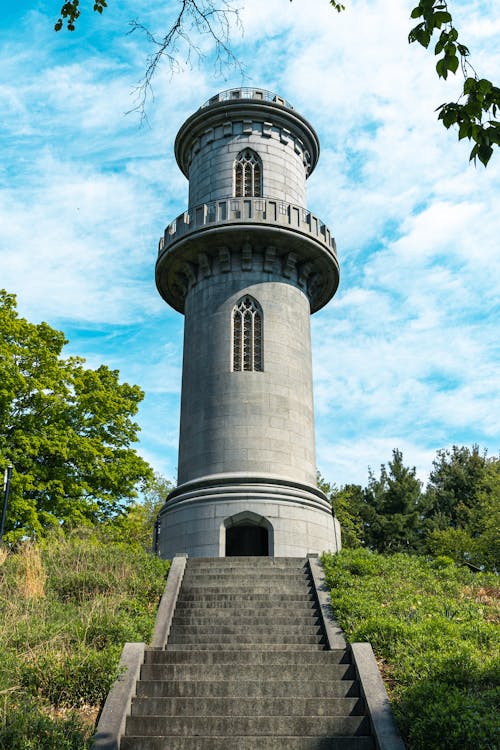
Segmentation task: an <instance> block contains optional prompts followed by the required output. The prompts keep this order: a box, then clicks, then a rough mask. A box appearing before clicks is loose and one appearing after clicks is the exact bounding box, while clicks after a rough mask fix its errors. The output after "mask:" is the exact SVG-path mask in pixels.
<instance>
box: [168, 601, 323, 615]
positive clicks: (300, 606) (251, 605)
mask: <svg viewBox="0 0 500 750" xmlns="http://www.w3.org/2000/svg"><path fill="white" fill-rule="evenodd" d="M259 604H262V605H263V607H262V609H261V608H260V607H259ZM268 605H269V598H268V597H264V598H263V599H261V600H260V601H255V600H253V599H251V598H249V597H246V598H243V597H237V596H231V597H230V598H222V597H211V598H208V599H201V598H194V597H193V598H192V599H184V600H183V599H178V600H177V604H176V607H175V616H177V613H178V612H180V611H181V610H188V611H190V610H201V609H209V610H212V609H237V611H238V613H240V612H241V614H242V615H244V614H245V613H246V614H250V613H252V612H253V613H255V612H260V611H264V612H267V611H270V610H269V607H268ZM316 609H317V605H316V602H314V601H312V599H309V598H308V597H305V596H304V597H303V598H302V599H287V600H280V601H276V600H275V601H274V602H273V606H272V611H273V612H275V613H276V614H277V616H281V617H283V616H285V615H289V614H293V613H294V612H298V613H300V612H305V611H313V612H315V611H316Z"/></svg>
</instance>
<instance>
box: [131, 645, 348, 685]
mask: <svg viewBox="0 0 500 750" xmlns="http://www.w3.org/2000/svg"><path fill="white" fill-rule="evenodd" d="M170 653H171V655H172V656H176V655H178V654H179V652H176V651H172V652H170ZM321 653H322V654H325V653H328V652H327V651H323V652H321ZM200 654H201V655H203V652H199V654H198V656H200ZM222 655H223V656H224V655H225V654H224V653H223V654H222ZM266 655H267V654H266ZM270 655H276V653H275V652H272V653H271V654H270ZM282 655H284V656H286V653H285V654H282ZM310 655H311V656H315V655H316V652H311V653H310ZM277 674H279V678H280V680H289V681H290V682H298V681H301V680H304V681H311V682H322V681H325V683H326V682H329V681H331V682H333V681H335V680H348V681H351V680H354V679H356V673H355V670H354V667H353V666H352V665H351V664H320V665H314V669H312V668H311V667H310V666H309V665H307V664H291V665H286V664H284V665H283V666H280V667H279V670H277V669H276V665H275V664H254V665H251V666H248V665H244V666H243V665H241V664H240V665H230V664H227V663H226V664H224V663H223V662H222V663H219V664H213V663H212V664H211V665H210V669H207V668H206V663H203V662H201V663H200V662H194V663H189V662H188V663H186V662H185V661H184V662H182V661H181V662H172V663H170V664H144V665H143V666H142V667H141V680H145V681H147V682H151V681H153V682H161V681H165V682H168V681H181V682H186V681H189V680H193V681H198V682H208V683H210V682H212V681H217V680H226V681H228V682H238V683H240V682H241V681H242V680H252V681H256V682H260V681H263V680H265V681H267V680H275V679H276V676H277Z"/></svg>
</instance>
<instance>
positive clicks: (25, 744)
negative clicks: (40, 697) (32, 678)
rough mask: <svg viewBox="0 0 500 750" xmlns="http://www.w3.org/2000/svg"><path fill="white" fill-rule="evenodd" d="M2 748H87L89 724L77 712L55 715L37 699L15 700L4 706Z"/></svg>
mask: <svg viewBox="0 0 500 750" xmlns="http://www.w3.org/2000/svg"><path fill="white" fill-rule="evenodd" d="M3 709H4V710H3V712H2V714H3V721H2V723H1V724H0V750H87V748H90V747H91V740H90V732H89V725H88V723H86V722H85V721H83V720H82V719H81V718H80V716H79V715H78V714H77V713H76V712H71V713H68V714H66V715H65V716H61V717H57V716H51V715H50V714H49V713H48V712H47V710H43V709H42V708H41V706H40V704H39V702H35V701H34V700H33V699H29V698H23V699H19V698H17V699H11V700H9V701H8V702H6V704H5V705H4V706H3Z"/></svg>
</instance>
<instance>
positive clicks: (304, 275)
mask: <svg viewBox="0 0 500 750" xmlns="http://www.w3.org/2000/svg"><path fill="white" fill-rule="evenodd" d="M175 156H176V159H177V163H178V165H179V167H180V169H181V170H182V172H183V173H184V175H185V176H186V177H187V178H188V179H189V208H188V209H187V211H185V212H184V213H183V214H181V215H180V216H179V217H177V219H175V221H173V222H172V223H171V224H170V225H169V226H168V227H167V229H166V230H165V234H164V236H163V237H162V239H161V240H160V247H159V254H158V261H157V263H156V284H157V287H158V290H159V292H160V294H161V296H162V297H163V299H165V300H166V301H167V302H168V303H169V304H170V305H171V306H172V307H173V308H175V309H176V310H178V311H179V312H181V313H184V316H185V324H184V361H183V375H182V398H181V422H180V439H179V466H178V487H177V488H176V489H175V490H174V491H173V492H172V493H171V494H170V495H169V497H168V498H167V501H166V503H165V505H164V506H163V508H162V510H161V512H160V516H159V527H160V532H159V552H160V555H161V556H162V557H168V558H169V557H172V556H173V555H174V554H175V553H177V552H187V553H188V554H189V555H190V556H194V557H224V556H226V555H227V556H230V555H270V556H275V557H278V556H279V557H304V556H305V555H306V554H307V553H310V552H321V551H323V550H331V551H336V550H338V549H339V548H340V528H339V525H338V522H337V520H336V519H335V518H333V517H332V513H331V508H330V505H329V503H328V502H327V500H326V498H325V496H324V495H323V493H322V492H320V491H319V490H318V489H317V488H316V463H315V448H314V418H313V396H312V372H311V343H310V321H309V316H310V314H311V313H314V312H315V311H316V310H319V309H320V308H321V307H323V305H325V304H326V303H327V302H328V301H329V300H330V299H331V298H332V297H333V295H334V294H335V291H336V289H337V286H338V281H339V266H338V262H337V256H336V251H335V242H334V240H333V238H332V237H331V235H330V231H329V229H328V228H327V227H326V226H325V224H324V223H323V222H322V221H320V219H318V217H317V216H314V214H312V213H311V212H310V211H309V210H308V209H307V208H306V207H305V206H306V190H305V187H306V179H307V177H308V176H309V175H310V174H311V172H312V171H313V169H314V167H315V166H316V162H317V160H318V156H319V142H318V137H317V135H316V133H315V132H314V130H313V129H312V127H311V125H310V124H309V123H308V122H307V120H305V119H304V118H303V117H302V116H301V115H299V114H298V113H297V112H296V111H295V110H294V109H293V107H292V106H291V105H290V104H289V103H288V102H287V101H285V100H284V99H282V98H280V97H279V96H276V95H274V94H272V93H270V92H269V91H265V90H262V89H250V88H242V89H232V90H230V91H224V92H223V93H220V94H217V95H216V96H214V97H212V99H210V100H209V101H208V102H207V103H206V104H204V105H203V106H202V107H201V108H200V109H199V110H198V111H197V112H195V113H194V114H193V115H191V117H189V118H188V119H187V120H186V122H185V123H184V124H183V125H182V127H181V129H180V130H179V133H178V134H177V138H176V141H175Z"/></svg>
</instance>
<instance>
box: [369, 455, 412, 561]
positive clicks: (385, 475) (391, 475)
mask: <svg viewBox="0 0 500 750" xmlns="http://www.w3.org/2000/svg"><path fill="white" fill-rule="evenodd" d="M421 494H422V493H421V482H420V480H419V479H417V477H416V470H415V467H413V468H412V469H410V468H408V467H407V466H405V465H404V463H403V454H402V452H401V451H399V450H397V449H395V450H393V452H392V461H389V464H388V467H387V468H386V467H385V465H384V464H382V466H381V467H380V478H379V479H377V478H376V477H375V475H374V474H373V472H372V471H371V469H370V471H369V479H368V486H367V487H366V489H365V490H364V491H363V505H362V506H361V509H360V514H361V517H362V519H363V526H364V539H365V542H366V544H367V545H368V546H369V547H370V548H371V549H375V550H377V551H378V552H414V551H416V550H418V549H419V548H420V546H421V536H422V535H421V532H420V529H419V525H420V512H419V509H420V503H421Z"/></svg>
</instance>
